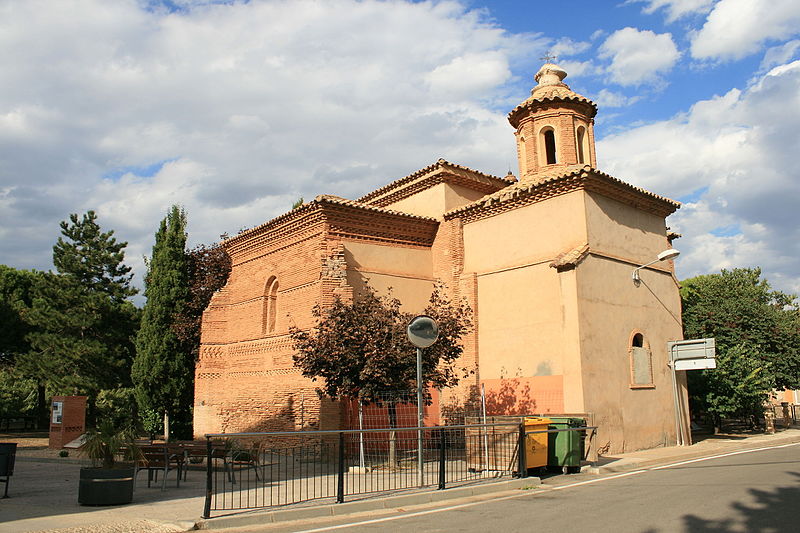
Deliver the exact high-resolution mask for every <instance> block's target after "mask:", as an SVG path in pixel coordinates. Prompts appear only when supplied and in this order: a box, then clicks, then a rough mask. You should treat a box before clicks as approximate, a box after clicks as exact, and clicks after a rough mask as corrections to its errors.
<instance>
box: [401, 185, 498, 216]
mask: <svg viewBox="0 0 800 533" xmlns="http://www.w3.org/2000/svg"><path fill="white" fill-rule="evenodd" d="M485 194H486V193H483V192H479V191H475V190H473V189H469V188H467V187H463V186H461V185H455V184H452V183H437V184H436V185H434V186H432V187H430V188H428V189H423V190H421V191H418V192H416V193H414V194H413V195H412V196H409V197H408V198H403V199H402V200H399V201H397V202H394V203H392V204H389V205H387V206H386V209H394V210H395V211H402V212H403V213H410V214H412V215H420V216H426V217H431V218H437V219H440V220H441V219H442V218H443V215H444V213H446V212H447V211H449V210H451V209H455V208H456V207H461V206H462V205H466V204H469V203H472V202H474V201H476V200H479V199H480V198H482V197H483V196H484V195H485Z"/></svg>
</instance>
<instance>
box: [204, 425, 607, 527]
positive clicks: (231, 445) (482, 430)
mask: <svg viewBox="0 0 800 533" xmlns="http://www.w3.org/2000/svg"><path fill="white" fill-rule="evenodd" d="M593 429H594V428H593V427H588V428H587V427H582V428H575V429H567V430H549V431H548V430H543V431H526V430H525V428H524V426H523V425H522V424H520V423H518V422H508V423H495V424H474V425H463V426H441V427H425V428H414V427H411V428H408V427H406V428H394V429H368V430H343V431H303V432H288V431H287V432H271V433H235V434H208V435H206V438H207V442H206V466H207V469H206V475H207V480H206V499H205V508H204V511H203V517H204V518H210V517H211V515H212V512H214V511H226V510H239V509H256V508H272V507H280V506H285V505H290V504H297V503H300V502H306V501H312V500H325V499H327V500H329V501H331V502H338V503H341V502H344V501H345V500H346V499H349V500H352V499H354V498H358V497H363V495H367V494H371V493H381V492H393V491H402V490H406V489H418V488H422V487H435V488H437V489H440V490H441V489H445V488H447V487H451V486H457V485H463V484H466V483H470V482H476V481H480V480H486V479H491V478H500V477H504V476H512V475H515V476H523V477H524V476H526V475H527V471H528V468H527V466H528V463H527V459H526V455H525V449H526V446H525V445H524V444H523V445H522V446H520V444H521V443H524V442H525V439H526V438H528V436H529V435H531V434H532V433H552V432H557V431H581V432H583V434H585V435H586V434H593V432H592V430H593ZM587 430H588V431H587ZM589 432H592V433H589ZM589 449H590V447H589V446H587V450H589ZM420 450H421V453H420Z"/></svg>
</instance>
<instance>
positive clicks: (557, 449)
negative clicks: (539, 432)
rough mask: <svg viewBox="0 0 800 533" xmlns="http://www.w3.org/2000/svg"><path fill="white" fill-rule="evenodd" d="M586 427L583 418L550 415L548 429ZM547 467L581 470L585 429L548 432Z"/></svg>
mask: <svg viewBox="0 0 800 533" xmlns="http://www.w3.org/2000/svg"><path fill="white" fill-rule="evenodd" d="M579 427H586V420H584V419H583V418H570V417H551V418H550V429H569V428H579ZM547 435H548V447H547V450H548V451H547V467H548V469H560V470H561V471H563V472H568V473H576V472H580V470H581V460H582V459H583V453H584V438H585V436H586V431H585V430H583V431H559V432H557V433H548V434H547Z"/></svg>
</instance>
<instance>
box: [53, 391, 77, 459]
mask: <svg viewBox="0 0 800 533" xmlns="http://www.w3.org/2000/svg"><path fill="white" fill-rule="evenodd" d="M86 398H87V397H86V396H53V399H52V401H51V403H50V445H49V446H48V447H49V448H50V449H53V450H60V449H61V448H63V447H64V445H65V444H69V443H70V442H72V441H73V440H75V439H77V438H78V437H80V436H81V435H83V434H84V433H85V432H86Z"/></svg>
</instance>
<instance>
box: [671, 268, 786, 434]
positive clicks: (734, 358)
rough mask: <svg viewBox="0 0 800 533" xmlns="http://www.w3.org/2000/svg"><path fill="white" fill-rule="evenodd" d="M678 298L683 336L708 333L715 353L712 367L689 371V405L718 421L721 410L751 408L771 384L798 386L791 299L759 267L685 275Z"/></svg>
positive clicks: (734, 411) (736, 411)
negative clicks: (767, 279) (680, 307)
mask: <svg viewBox="0 0 800 533" xmlns="http://www.w3.org/2000/svg"><path fill="white" fill-rule="evenodd" d="M681 300H682V303H683V327H684V336H685V337H686V338H704V337H714V338H715V339H716V345H717V353H718V361H717V365H718V366H717V368H716V369H714V370H703V371H695V372H690V373H689V376H688V377H689V385H690V393H691V400H692V404H693V407H694V408H699V409H701V410H703V409H705V410H707V412H708V413H709V414H711V415H712V417H713V418H714V420H715V421H716V422H717V423H719V421H720V420H721V417H723V416H731V415H735V416H742V415H743V414H744V413H748V412H750V413H752V410H753V404H752V402H753V401H755V400H753V398H758V397H763V396H764V394H767V393H768V392H769V391H770V390H771V389H772V388H773V387H778V388H784V387H787V388H800V311H798V307H797V301H796V299H795V297H794V296H792V295H788V294H785V293H782V292H780V291H774V290H772V288H771V287H770V285H769V283H768V282H767V281H766V280H764V279H761V270H760V269H758V268H752V269H750V268H736V269H733V270H722V271H721V272H720V273H719V274H709V275H703V276H697V277H694V278H691V279H688V280H685V281H684V282H683V283H682V288H681ZM737 383H738V385H737ZM759 391H760V392H759ZM717 427H718V426H717Z"/></svg>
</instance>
